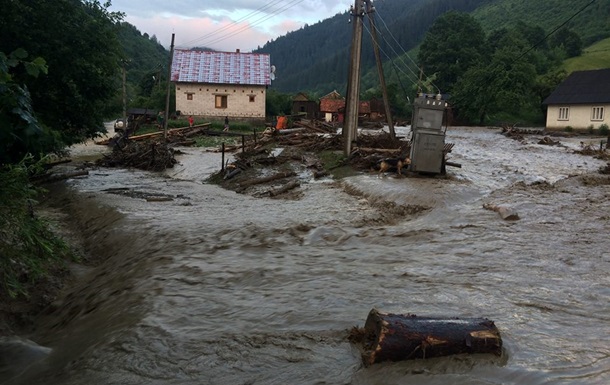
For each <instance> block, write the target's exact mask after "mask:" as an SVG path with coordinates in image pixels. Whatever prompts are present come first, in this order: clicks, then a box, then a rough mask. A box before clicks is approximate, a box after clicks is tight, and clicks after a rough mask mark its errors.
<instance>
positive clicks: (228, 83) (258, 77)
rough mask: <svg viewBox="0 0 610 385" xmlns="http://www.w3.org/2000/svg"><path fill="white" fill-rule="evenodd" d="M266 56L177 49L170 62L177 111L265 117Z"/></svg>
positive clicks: (267, 57) (268, 75)
mask: <svg viewBox="0 0 610 385" xmlns="http://www.w3.org/2000/svg"><path fill="white" fill-rule="evenodd" d="M270 61H271V60H270V56H269V55H268V54H254V53H240V52H239V50H238V51H236V52H210V51H198V50H183V49H177V50H175V51H174V57H173V62H172V77H171V80H172V82H174V84H175V87H176V110H177V111H180V113H181V114H182V115H195V116H203V117H209V118H224V117H225V116H228V117H229V118H243V119H248V118H256V119H259V118H265V96H266V93H267V87H268V86H269V85H270V84H271V79H270V73H271V64H270Z"/></svg>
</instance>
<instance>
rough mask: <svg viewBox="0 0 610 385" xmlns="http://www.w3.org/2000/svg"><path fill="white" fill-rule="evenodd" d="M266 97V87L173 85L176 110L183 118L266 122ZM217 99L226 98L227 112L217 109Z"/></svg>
mask: <svg viewBox="0 0 610 385" xmlns="http://www.w3.org/2000/svg"><path fill="white" fill-rule="evenodd" d="M266 93H267V88H266V87H265V86H253V85H234V84H208V83H176V110H177V111H180V113H181V114H182V115H195V116H206V117H222V118H224V117H225V116H229V117H233V118H265V97H266ZM188 95H191V97H192V100H189V99H188ZM216 95H224V96H226V97H227V106H226V108H216ZM251 97H253V99H254V100H251Z"/></svg>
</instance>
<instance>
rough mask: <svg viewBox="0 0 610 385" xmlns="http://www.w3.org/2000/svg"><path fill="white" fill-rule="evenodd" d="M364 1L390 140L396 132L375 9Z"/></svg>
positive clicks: (367, 0) (368, 1)
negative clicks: (381, 55) (381, 54)
mask: <svg viewBox="0 0 610 385" xmlns="http://www.w3.org/2000/svg"><path fill="white" fill-rule="evenodd" d="M365 1H366V14H367V16H368V17H369V23H370V26H371V37H372V38H373V51H374V52H375V60H376V61H377V72H379V83H380V86H381V94H382V96H383V106H384V108H385V116H386V119H387V122H388V128H389V129H390V135H392V138H395V137H396V132H395V131H394V122H393V120H392V113H391V111H390V99H389V97H388V89H387V88H386V84H385V76H384V75H383V63H382V62H381V57H380V55H379V43H378V40H377V27H376V26H375V18H374V17H373V13H374V12H375V7H373V5H372V4H371V1H370V0H365Z"/></svg>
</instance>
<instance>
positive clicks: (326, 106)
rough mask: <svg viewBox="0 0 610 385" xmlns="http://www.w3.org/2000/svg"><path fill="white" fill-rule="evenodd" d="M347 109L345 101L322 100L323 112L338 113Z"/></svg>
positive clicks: (321, 107)
mask: <svg viewBox="0 0 610 385" xmlns="http://www.w3.org/2000/svg"><path fill="white" fill-rule="evenodd" d="M343 107H345V100H341V99H320V111H321V112H338V111H339V109H340V108H343Z"/></svg>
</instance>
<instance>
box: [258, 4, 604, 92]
mask: <svg viewBox="0 0 610 385" xmlns="http://www.w3.org/2000/svg"><path fill="white" fill-rule="evenodd" d="M588 4H589V5H588ZM374 5H375V7H376V8H377V14H378V17H377V27H378V29H379V30H380V32H381V35H380V42H381V49H382V60H383V61H384V62H385V67H386V69H395V68H396V66H399V67H401V69H400V71H401V72H402V75H401V76H402V77H403V78H404V79H403V81H404V82H405V84H410V83H411V82H412V81H413V80H412V79H408V78H409V77H410V78H413V77H415V76H414V75H412V74H411V73H410V70H408V69H407V68H406V63H409V62H410V60H409V59H407V58H406V57H405V55H404V52H405V51H409V50H412V49H415V48H416V47H417V46H418V45H419V44H420V43H421V41H422V39H423V37H424V36H425V33H426V31H427V30H428V28H429V27H430V25H431V24H432V23H433V22H434V20H435V19H436V18H437V17H438V16H440V15H442V14H443V13H445V12H448V11H450V10H457V11H461V12H470V13H471V14H472V15H473V17H474V18H475V19H477V20H478V21H479V22H480V23H481V25H482V26H483V28H484V29H485V31H486V32H487V33H489V32H491V31H493V30H496V29H499V28H503V27H507V28H509V27H512V26H514V25H516V24H517V23H519V22H524V23H526V24H529V25H534V26H540V27H542V28H543V29H544V31H545V32H546V33H550V32H551V31H553V30H554V29H555V28H557V27H559V26H561V25H562V24H563V23H566V22H567V23H566V24H565V26H567V27H569V28H571V29H572V30H574V31H576V32H577V33H578V34H579V36H580V38H581V39H582V41H583V43H584V45H585V46H587V45H590V44H593V43H595V42H597V41H599V40H601V39H604V38H606V37H609V36H610V23H608V20H610V0H596V1H591V0H570V1H568V0H537V1H528V0H411V1H409V2H405V1H404V0H384V1H374ZM587 5H588V6H587ZM585 6H587V7H586V9H585V10H583V11H582V12H580V13H578V14H577V15H575V14H576V13H577V12H578V11H579V10H581V9H582V8H584V7H585ZM349 19H350V16H349V15H348V14H347V13H343V14H338V15H335V16H334V17H332V18H330V19H326V20H323V21H321V22H319V23H316V24H315V25H312V26H306V27H304V28H302V29H300V30H298V31H294V32H291V33H289V34H287V35H285V36H282V37H279V38H277V39H276V40H274V41H271V42H268V43H267V44H265V46H264V47H262V48H261V49H260V50H258V51H257V52H265V53H269V54H270V55H271V59H272V62H273V64H274V65H275V66H276V67H277V80H276V81H274V82H273V85H272V87H273V88H274V89H276V90H278V91H280V92H285V93H296V92H300V91H305V92H309V93H311V94H314V95H317V96H320V95H323V94H325V93H328V92H330V91H332V90H334V89H336V90H337V91H339V92H341V93H344V92H345V84H346V82H347V70H348V66H349V48H350V44H351V35H352V26H351V25H350V24H348V20H349ZM365 22H366V23H365V26H366V27H365V29H364V36H363V51H362V73H363V81H364V83H365V84H364V87H365V88H364V89H367V88H370V87H372V86H373V85H374V84H375V81H376V80H375V78H376V69H375V59H374V55H373V51H372V45H371V37H370V34H369V32H368V30H369V27H368V20H366V19H365ZM401 56H402V57H401ZM390 58H392V59H393V62H394V63H392V64H391V65H390V64H389V63H390V62H391V61H390ZM411 58H413V59H415V57H413V56H412V55H411ZM392 72H393V73H387V74H386V76H388V77H390V78H394V79H396V78H397V77H398V75H400V73H401V72H398V74H397V72H396V71H395V70H394V71H392Z"/></svg>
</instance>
